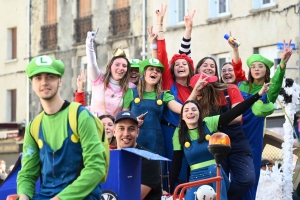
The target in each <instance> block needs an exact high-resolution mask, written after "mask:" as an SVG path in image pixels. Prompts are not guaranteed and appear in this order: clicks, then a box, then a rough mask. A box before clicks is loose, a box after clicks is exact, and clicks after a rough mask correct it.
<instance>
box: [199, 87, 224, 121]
mask: <svg viewBox="0 0 300 200" xmlns="http://www.w3.org/2000/svg"><path fill="white" fill-rule="evenodd" d="M225 89H227V84H225V83H218V82H215V83H211V84H208V85H207V86H205V87H204V88H202V89H201V90H200V94H201V99H200V100H197V103H198V104H199V105H200V108H201V110H202V112H201V115H202V116H201V117H202V119H204V118H205V117H207V116H212V115H216V114H219V113H220V109H221V106H220V99H221V93H222V92H223V91H224V90H225ZM214 112H216V113H214Z"/></svg>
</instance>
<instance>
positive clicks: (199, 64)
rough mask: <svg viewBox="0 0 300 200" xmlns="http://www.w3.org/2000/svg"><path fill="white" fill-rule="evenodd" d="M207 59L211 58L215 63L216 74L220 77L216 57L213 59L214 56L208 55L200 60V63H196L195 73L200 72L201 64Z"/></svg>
mask: <svg viewBox="0 0 300 200" xmlns="http://www.w3.org/2000/svg"><path fill="white" fill-rule="evenodd" d="M207 59H211V60H212V61H213V62H214V63H215V76H217V77H219V73H218V66H217V63H216V61H215V59H213V58H212V57H208V56H207V57H204V58H202V59H201V60H200V61H199V62H198V64H197V65H196V69H195V74H198V69H199V68H200V67H201V65H202V64H203V63H204V62H205V61H206V60H207Z"/></svg>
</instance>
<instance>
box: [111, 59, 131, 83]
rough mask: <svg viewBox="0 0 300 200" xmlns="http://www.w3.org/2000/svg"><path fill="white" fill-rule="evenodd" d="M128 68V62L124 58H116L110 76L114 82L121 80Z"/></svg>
mask: <svg viewBox="0 0 300 200" xmlns="http://www.w3.org/2000/svg"><path fill="white" fill-rule="evenodd" d="M127 68H128V62H127V60H125V59H124V58H117V59H115V60H114V61H113V63H112V65H111V76H112V78H113V79H114V80H115V81H119V80H121V79H122V78H123V77H124V76H125V74H126V72H127Z"/></svg>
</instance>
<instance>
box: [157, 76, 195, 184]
mask: <svg viewBox="0 0 300 200" xmlns="http://www.w3.org/2000/svg"><path fill="white" fill-rule="evenodd" d="M170 93H171V94H172V95H173V96H174V98H175V101H177V102H178V103H180V104H183V102H181V101H180V100H179V99H178V88H177V87H176V83H175V82H174V83H173V85H172V87H171V90H170ZM179 120H180V114H177V113H174V112H173V111H171V110H170V109H169V108H168V107H167V106H166V107H165V108H164V111H163V115H162V123H161V129H162V133H163V136H164V141H165V148H166V157H167V158H169V159H170V160H172V156H173V142H172V138H173V135H174V131H175V129H176V127H178V124H179ZM168 123H170V124H168ZM168 168H169V170H170V171H171V166H169V167H168ZM188 168H189V166H188V164H187V161H186V159H185V157H183V158H182V165H181V171H180V175H179V177H178V179H179V180H180V181H182V182H187V181H188Z"/></svg>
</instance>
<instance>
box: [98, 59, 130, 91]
mask: <svg viewBox="0 0 300 200" xmlns="http://www.w3.org/2000/svg"><path fill="white" fill-rule="evenodd" d="M118 58H123V59H125V60H126V62H127V71H126V73H125V75H124V77H123V78H122V79H121V80H120V86H121V88H122V90H123V91H124V92H126V91H127V89H128V83H129V71H130V62H129V61H128V59H127V58H125V57H122V56H116V57H113V58H112V59H111V60H110V62H109V63H108V64H107V65H106V70H105V74H104V75H103V82H104V90H106V88H107V85H108V83H109V78H110V77H111V66H112V64H113V62H114V61H115V60H116V59H118Z"/></svg>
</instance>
